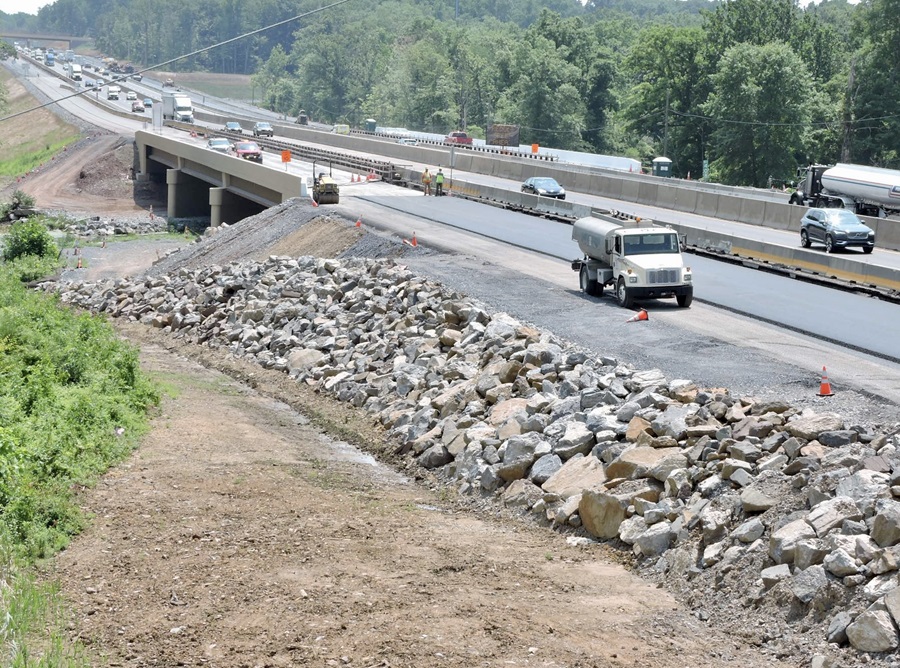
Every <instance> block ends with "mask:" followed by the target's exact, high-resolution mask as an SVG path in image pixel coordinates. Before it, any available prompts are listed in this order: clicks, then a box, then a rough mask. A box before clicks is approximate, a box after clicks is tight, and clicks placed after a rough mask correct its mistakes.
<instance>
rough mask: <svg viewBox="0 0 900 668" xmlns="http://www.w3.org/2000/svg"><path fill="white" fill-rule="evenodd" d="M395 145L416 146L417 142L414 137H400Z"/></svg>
mask: <svg viewBox="0 0 900 668" xmlns="http://www.w3.org/2000/svg"><path fill="white" fill-rule="evenodd" d="M397 143H398V144H406V145H407V146H418V145H419V140H418V139H416V138H415V137H400V139H398V140H397Z"/></svg>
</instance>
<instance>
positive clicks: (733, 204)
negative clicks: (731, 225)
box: [712, 195, 741, 221]
mask: <svg viewBox="0 0 900 668" xmlns="http://www.w3.org/2000/svg"><path fill="white" fill-rule="evenodd" d="M716 198H717V199H718V200H719V203H718V205H717V207H716V212H715V213H714V214H712V215H714V216H716V217H717V218H721V219H722V220H734V221H737V220H740V219H741V198H740V197H730V196H728V195H716Z"/></svg>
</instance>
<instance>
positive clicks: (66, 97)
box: [0, 0, 351, 123]
mask: <svg viewBox="0 0 900 668" xmlns="http://www.w3.org/2000/svg"><path fill="white" fill-rule="evenodd" d="M348 2H351V0H337V2H332V3H331V4H330V5H325V6H324V7H319V8H318V9H311V10H310V11H308V12H304V13H302V14H298V15H297V16H293V17H291V18H289V19H285V20H283V21H278V23H272V24H271V25H267V26H265V27H263V28H257V29H256V30H251V31H250V32H245V33H244V34H242V35H238V36H237V37H232V38H231V39H226V40H225V41H223V42H219V43H217V44H213V45H211V46H205V47H203V48H202V49H197V50H196V51H191V52H190V53H185V54H184V55H181V56H176V57H175V58H171V59H170V60H167V61H165V62H162V63H157V64H156V65H151V66H150V67H145V68H144V69H141V70H137V71H136V72H132V74H131V75H130V76H134V75H135V74H143V73H144V72H149V71H151V70H156V69H159V68H160V67H165V66H166V65H171V64H172V63H177V62H178V61H179V60H184V59H185V58H190V57H192V56H196V55H198V54H200V53H205V52H206V51H212V50H213V49H217V48H219V47H220V46H225V45H227V44H231V43H232V42H237V41H238V40H241V39H244V38H246V37H252V36H253V35H258V34H260V33H263V32H266V31H267V30H272V29H273V28H278V27H281V26H283V25H285V24H288V23H292V22H293V21H298V20H300V19H305V18H306V17H307V16H312V15H313V14H318V13H320V12H324V11H325V10H327V9H333V8H334V7H338V6H339V5H343V4H346V3H348ZM126 79H128V76H119V77H115V78H113V79H111V80H110V82H109V83H118V82H120V81H124V80H126ZM90 92H91V91H90V90H88V89H87V88H85V89H84V90H79V91H75V92H74V93H72V94H71V95H64V96H63V97H60V98H57V99H55V100H50V101H49V102H45V103H44V104H40V105H38V106H36V107H31V108H30V109H25V110H23V111H18V112H16V113H14V114H10V115H9V116H4V117H3V118H0V123H2V122H3V121H8V120H10V119H12V118H16V117H18V116H21V115H23V114H28V113H31V112H32V111H37V110H38V109H43V108H44V107H49V106H50V105H51V104H56V103H57V102H62V101H64V100H69V99H71V98H73V97H78V96H79V95H86V94H87V93H90Z"/></svg>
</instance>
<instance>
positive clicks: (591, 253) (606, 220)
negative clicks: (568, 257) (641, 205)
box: [572, 215, 694, 308]
mask: <svg viewBox="0 0 900 668" xmlns="http://www.w3.org/2000/svg"><path fill="white" fill-rule="evenodd" d="M572 239H573V240H574V241H576V242H577V243H578V247H579V248H580V249H581V252H582V253H584V258H583V259H580V260H573V261H572V269H574V270H575V271H577V272H578V274H579V281H580V284H581V289H582V291H583V292H585V293H586V294H588V295H591V296H594V297H598V296H600V295H601V294H603V288H604V286H606V285H610V286H612V287H613V289H614V290H615V297H616V301H617V302H618V303H619V306H623V307H625V308H631V306H632V304H633V303H634V301H635V300H640V299H661V298H667V297H675V299H676V300H677V301H678V305H679V306H683V307H688V306H690V305H691V302H692V301H693V299H694V284H693V275H692V274H691V269H690V267H685V266H684V259H683V257H682V255H681V245H680V242H679V239H678V233H677V232H676V231H675V230H673V229H671V228H669V227H661V226H656V225H653V223H652V222H649V223H648V222H646V221H645V222H641V221H640V220H639V219H638V220H634V221H622V220H618V219H616V218H613V217H611V216H605V215H603V216H598V217H595V216H590V217H587V218H579V219H578V220H576V221H575V223H574V225H573V226H572Z"/></svg>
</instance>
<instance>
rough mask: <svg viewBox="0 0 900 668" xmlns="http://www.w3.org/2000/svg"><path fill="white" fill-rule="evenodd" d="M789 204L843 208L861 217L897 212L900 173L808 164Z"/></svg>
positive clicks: (899, 201)
mask: <svg viewBox="0 0 900 668" xmlns="http://www.w3.org/2000/svg"><path fill="white" fill-rule="evenodd" d="M802 177H803V178H802V180H801V182H800V186H799V188H798V189H797V192H795V193H794V194H793V195H791V199H790V202H791V204H802V205H805V206H814V207H817V208H845V209H850V210H851V211H853V212H854V213H857V214H859V215H861V216H875V217H884V216H886V215H889V214H892V213H900V171H897V170H894V169H882V168H880V167H867V166H864V165H851V164H847V163H838V164H836V165H834V166H833V167H827V166H825V165H810V166H809V167H807V168H806V170H805V171H804V173H803V174H802Z"/></svg>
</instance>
